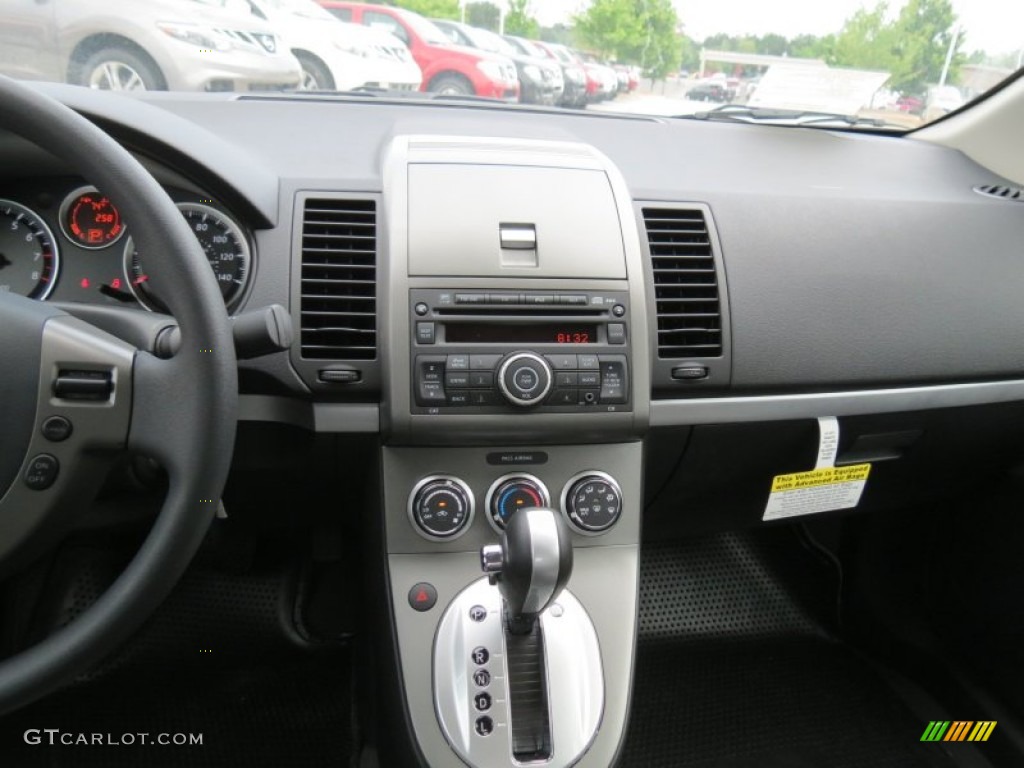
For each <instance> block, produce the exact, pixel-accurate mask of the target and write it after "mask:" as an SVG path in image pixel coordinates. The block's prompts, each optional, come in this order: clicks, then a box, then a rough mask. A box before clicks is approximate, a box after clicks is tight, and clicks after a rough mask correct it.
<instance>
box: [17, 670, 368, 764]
mask: <svg viewBox="0 0 1024 768" xmlns="http://www.w3.org/2000/svg"><path fill="white" fill-rule="evenodd" d="M350 692H351V686H350V668H349V659H348V654H347V653H344V654H339V653H337V652H336V651H332V652H331V653H330V654H329V655H327V656H326V657H322V658H318V657H317V655H316V654H313V655H312V656H310V657H308V658H306V659H305V660H303V661H301V662H298V661H296V660H294V659H293V660H289V661H287V662H285V663H283V664H281V665H280V666H276V667H274V668H270V667H262V668H251V669H245V670H232V671H216V670H211V671H210V673H209V674H208V675H202V676H200V675H195V674H188V675H184V676H182V677H181V678H178V679H172V678H167V677H163V676H156V677H145V676H137V677H131V678H129V677H126V676H125V675H122V674H121V673H115V674H113V675H111V676H109V677H105V678H104V679H103V680H102V681H99V682H93V683H86V684H82V685H79V686H76V687H73V688H70V689H67V690H65V691H62V692H60V693H57V694H55V695H54V696H51V697H49V698H47V699H44V700H43V701H41V702H39V703H37V704H35V705H32V706H30V707H28V708H26V709H24V710H21V711H19V712H17V713H15V714H14V715H12V716H9V717H7V718H5V719H4V720H3V721H0V764H2V765H4V766H10V768H36V767H37V766H38V767H39V768H43V767H44V766H45V767H46V768H64V767H65V766H67V767H68V768H137V767H141V766H146V767H147V768H150V767H152V768H179V767H180V768H234V767H235V766H238V768H282V767H283V766H309V767H310V768H314V767H317V766H334V767H344V766H347V765H348V764H349V760H350V759H351V758H350V756H351V752H352V728H351V727H350V726H351V723H350V711H349V704H348V702H349V700H350V695H351V693H350ZM47 728H58V729H60V734H54V735H53V737H52V738H53V739H54V741H55V744H54V745H53V746H51V745H50V743H49V742H50V739H51V734H48V733H46V732H45V731H44V730H43V729H47ZM30 729H37V730H38V732H35V731H30ZM26 732H28V733H29V734H30V738H32V739H35V738H38V739H39V740H40V741H41V742H42V743H40V744H28V743H26V741H25V736H26ZM80 734H82V736H80ZM93 734H100V735H101V738H102V740H103V741H114V742H117V743H118V744H119V745H114V744H96V745H93V744H90V743H88V742H89V741H90V740H91V739H92V738H93ZM139 734H148V737H147V738H148V739H150V740H157V739H159V738H161V735H162V734H166V735H167V738H168V739H170V740H171V741H172V742H173V740H174V739H175V738H177V736H176V735H177V734H185V736H186V738H187V737H189V736H190V735H192V734H199V735H200V736H201V744H189V743H185V744H182V745H175V744H173V743H172V744H170V745H159V744H157V745H153V744H150V745H148V746H147V745H142V744H141V743H140V742H141V737H140V736H139ZM108 735H109V736H108ZM61 739H64V740H65V741H72V742H75V743H71V744H61V743H60V741H61ZM83 739H84V741H85V742H86V743H82V740H83ZM129 740H130V741H131V742H132V743H130V744H129V743H127V742H128V741H129Z"/></svg>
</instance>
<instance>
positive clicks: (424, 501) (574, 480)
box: [408, 470, 624, 541]
mask: <svg viewBox="0 0 1024 768" xmlns="http://www.w3.org/2000/svg"><path fill="white" fill-rule="evenodd" d="M559 485H560V486H561V489H562V491H561V495H560V496H559V497H558V498H557V499H556V501H557V507H556V509H558V510H559V511H561V513H562V516H563V517H564V519H565V521H566V522H567V523H568V524H569V526H570V528H572V529H573V530H574V531H576V532H577V533H579V534H582V535H584V536H600V535H601V534H604V533H606V532H607V531H609V530H610V529H611V528H612V527H613V526H614V525H615V524H616V523H617V522H618V521H619V518H620V517H621V515H622V509H623V504H624V500H623V494H622V489H621V488H620V487H619V484H618V483H617V482H616V480H615V478H613V477H612V476H611V475H610V474H608V473H607V472H601V471H599V470H586V471H583V472H578V473H577V474H574V475H572V476H571V477H569V478H567V479H565V480H564V481H562V480H561V479H559ZM559 485H556V486H555V487H556V488H557V487H559ZM481 497H482V498H484V509H485V510H486V515H487V522H488V523H490V526H491V528H492V529H493V530H494V531H495V532H497V533H501V532H502V531H503V530H505V527H506V526H507V525H508V521H509V520H510V519H511V518H512V516H513V515H515V514H516V513H517V512H518V511H519V510H521V509H528V508H530V507H550V506H552V498H551V494H550V493H549V491H548V486H547V485H546V484H545V483H544V481H543V480H541V479H540V478H539V477H537V476H535V475H532V474H528V473H525V472H514V473H511V474H506V475H502V476H500V477H497V478H495V479H494V480H493V481H491V482H490V484H489V486H487V491H486V495H483V494H481ZM475 510H476V497H475V496H474V492H473V489H472V488H471V487H470V486H469V484H467V483H466V482H465V481H463V480H462V479H460V478H458V477H456V476H454V475H447V474H436V475H428V476H427V477H424V478H423V479H421V480H420V481H419V482H417V483H416V484H415V486H413V489H412V492H411V493H410V494H409V502H408V515H409V522H410V524H411V525H412V527H413V528H414V529H415V530H416V532H417V533H419V534H420V536H422V537H424V538H426V539H429V540H430V541H450V540H454V539H457V538H459V537H460V536H462V535H463V534H464V533H466V532H467V531H468V530H469V529H470V526H471V525H472V523H473V519H474V513H475Z"/></svg>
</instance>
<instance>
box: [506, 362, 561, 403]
mask: <svg viewBox="0 0 1024 768" xmlns="http://www.w3.org/2000/svg"><path fill="white" fill-rule="evenodd" d="M498 389H500V390H501V394H503V395H504V396H505V399H506V400H508V401H509V402H510V403H512V405H518V406H519V407H521V408H528V407H530V406H533V405H538V404H540V403H541V402H543V400H544V398H545V397H547V394H548V392H550V391H551V366H550V365H548V364H547V361H546V360H544V358H542V357H540V356H539V355H535V354H533V352H515V353H513V354H511V355H509V356H508V357H507V358H506V359H505V362H503V363H502V364H501V367H500V368H499V369H498Z"/></svg>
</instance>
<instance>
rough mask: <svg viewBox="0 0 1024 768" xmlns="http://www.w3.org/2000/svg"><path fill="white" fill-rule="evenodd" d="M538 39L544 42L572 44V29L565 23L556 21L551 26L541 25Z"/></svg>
mask: <svg viewBox="0 0 1024 768" xmlns="http://www.w3.org/2000/svg"><path fill="white" fill-rule="evenodd" d="M540 39H541V40H543V41H544V42H545V43H558V44H560V45H572V44H573V30H572V27H569V26H567V25H565V24H562V23H558V24H555V25H554V26H553V27H541V28H540Z"/></svg>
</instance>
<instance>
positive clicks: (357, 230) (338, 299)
mask: <svg viewBox="0 0 1024 768" xmlns="http://www.w3.org/2000/svg"><path fill="white" fill-rule="evenodd" d="M300 311H301V314H302V321H301V328H300V333H301V336H300V343H301V347H302V357H304V358H306V359H308V360H373V359H374V358H375V357H376V356H377V204H376V202H374V201H373V200H347V199H313V198H310V199H308V200H306V204H305V208H304V210H303V221H302V283H301V306H300Z"/></svg>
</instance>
